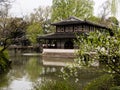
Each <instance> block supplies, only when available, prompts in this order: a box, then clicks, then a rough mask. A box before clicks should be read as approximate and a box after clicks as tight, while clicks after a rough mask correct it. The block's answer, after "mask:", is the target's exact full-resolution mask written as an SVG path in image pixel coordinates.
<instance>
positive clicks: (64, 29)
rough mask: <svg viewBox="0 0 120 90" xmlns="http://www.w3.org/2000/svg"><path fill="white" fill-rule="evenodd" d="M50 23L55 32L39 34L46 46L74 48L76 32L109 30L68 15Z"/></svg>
mask: <svg viewBox="0 0 120 90" xmlns="http://www.w3.org/2000/svg"><path fill="white" fill-rule="evenodd" d="M52 25H53V26H56V32H55V33H52V34H47V35H44V36H39V40H44V41H45V42H44V44H43V45H44V47H47V48H63V49H73V48H76V45H75V44H74V43H73V41H74V39H76V34H79V35H80V34H81V33H85V34H86V33H88V32H91V31H100V32H106V31H109V30H110V29H109V28H107V27H105V26H102V25H98V24H95V23H92V22H89V21H86V20H80V19H78V18H76V17H70V18H68V19H67V20H63V21H60V22H57V23H53V24H52Z"/></svg>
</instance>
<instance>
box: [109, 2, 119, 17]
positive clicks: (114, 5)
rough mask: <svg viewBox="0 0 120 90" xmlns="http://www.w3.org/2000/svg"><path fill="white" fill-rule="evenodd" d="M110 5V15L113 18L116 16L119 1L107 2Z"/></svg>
mask: <svg viewBox="0 0 120 90" xmlns="http://www.w3.org/2000/svg"><path fill="white" fill-rule="evenodd" d="M108 1H109V2H110V3H111V5H110V8H111V14H112V15H113V16H116V14H117V12H118V4H119V3H120V0H108Z"/></svg>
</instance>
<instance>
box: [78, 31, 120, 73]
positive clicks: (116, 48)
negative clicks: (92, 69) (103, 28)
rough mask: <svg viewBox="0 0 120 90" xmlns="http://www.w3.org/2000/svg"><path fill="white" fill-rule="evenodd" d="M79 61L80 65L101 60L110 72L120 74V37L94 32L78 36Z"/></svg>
mask: <svg viewBox="0 0 120 90" xmlns="http://www.w3.org/2000/svg"><path fill="white" fill-rule="evenodd" d="M78 46H79V51H78V62H79V64H80V65H84V66H88V67H89V66H91V65H92V63H93V62H95V61H97V60H98V61H99V62H100V63H102V65H103V64H104V66H105V67H104V69H105V70H106V71H107V72H109V73H117V74H119V75H120V62H119V59H120V38H119V36H118V35H114V36H110V35H109V34H107V33H99V32H93V33H90V34H89V35H88V36H84V35H83V36H78Z"/></svg>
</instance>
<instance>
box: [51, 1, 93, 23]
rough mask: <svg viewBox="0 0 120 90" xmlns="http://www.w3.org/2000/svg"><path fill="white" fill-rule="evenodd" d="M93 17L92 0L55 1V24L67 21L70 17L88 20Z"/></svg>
mask: <svg viewBox="0 0 120 90" xmlns="http://www.w3.org/2000/svg"><path fill="white" fill-rule="evenodd" d="M92 15H93V1H92V0H53V5H52V16H51V19H52V21H53V22H55V21H60V20H63V19H66V18H68V17H70V16H76V17H79V18H82V19H84V18H87V19H88V18H90V17H91V16H92Z"/></svg>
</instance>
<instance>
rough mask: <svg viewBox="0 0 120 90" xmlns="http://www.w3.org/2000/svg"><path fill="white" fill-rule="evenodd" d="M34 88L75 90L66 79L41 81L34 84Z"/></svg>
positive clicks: (39, 89) (38, 89)
mask: <svg viewBox="0 0 120 90" xmlns="http://www.w3.org/2000/svg"><path fill="white" fill-rule="evenodd" d="M34 90H77V89H76V87H75V86H74V85H71V84H70V82H68V81H64V80H63V81H53V80H48V81H43V82H41V83H37V84H36V85H35V86H34Z"/></svg>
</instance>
